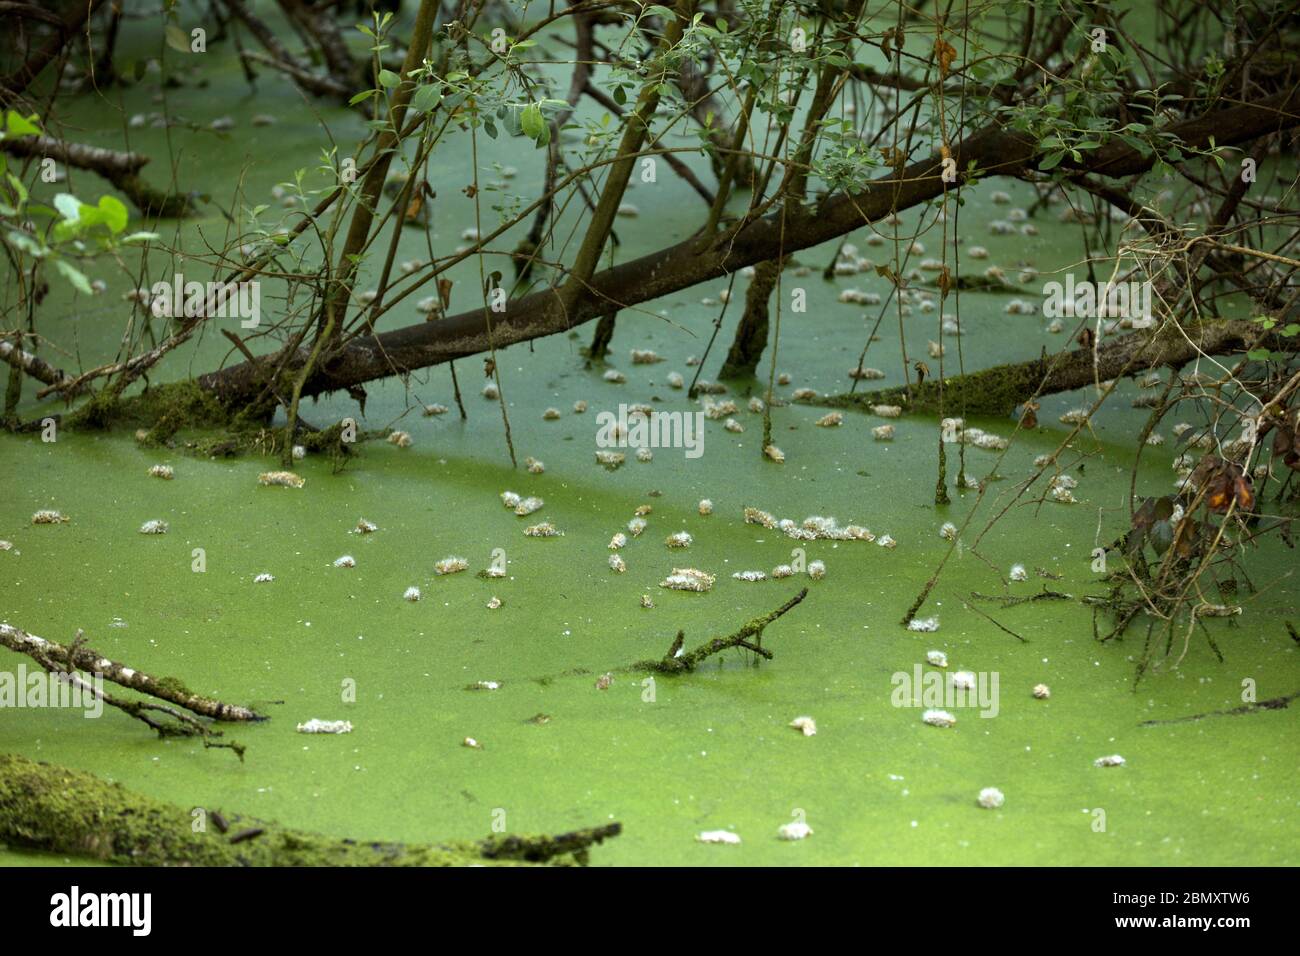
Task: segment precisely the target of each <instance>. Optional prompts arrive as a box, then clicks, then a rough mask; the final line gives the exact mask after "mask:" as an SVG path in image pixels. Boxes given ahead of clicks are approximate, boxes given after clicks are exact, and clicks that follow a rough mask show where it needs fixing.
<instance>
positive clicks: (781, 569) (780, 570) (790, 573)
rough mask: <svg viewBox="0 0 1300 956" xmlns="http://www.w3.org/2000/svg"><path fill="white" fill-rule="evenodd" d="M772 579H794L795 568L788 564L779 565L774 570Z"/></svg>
mask: <svg viewBox="0 0 1300 956" xmlns="http://www.w3.org/2000/svg"><path fill="white" fill-rule="evenodd" d="M772 577H774V578H790V577H794V568H792V567H790V565H788V564H778V565H777V566H776V567H774V568H773V569H772Z"/></svg>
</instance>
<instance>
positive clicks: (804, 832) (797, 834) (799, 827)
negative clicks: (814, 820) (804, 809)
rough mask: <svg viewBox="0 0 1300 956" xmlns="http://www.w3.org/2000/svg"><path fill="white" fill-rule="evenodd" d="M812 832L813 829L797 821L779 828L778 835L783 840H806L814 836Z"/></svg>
mask: <svg viewBox="0 0 1300 956" xmlns="http://www.w3.org/2000/svg"><path fill="white" fill-rule="evenodd" d="M812 832H813V828H812V827H810V826H809V825H808V824H806V823H804V822H802V821H800V820H796V821H794V822H793V823H786V824H782V825H781V826H779V827H777V830H776V835H777V837H778V838H779V839H782V840H806V839H807V838H808V837H810V836H812Z"/></svg>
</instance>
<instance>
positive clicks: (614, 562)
mask: <svg viewBox="0 0 1300 956" xmlns="http://www.w3.org/2000/svg"><path fill="white" fill-rule="evenodd" d="M609 567H610V570H612V571H617V572H618V573H619V574H622V573H623V572H624V571H626V570H627V563H626V562H625V561H624V560H623V558H622V557H621V556H619V555H618V554H617V553H615V554H611V555H610V556H609Z"/></svg>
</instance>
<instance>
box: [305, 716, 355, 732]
mask: <svg viewBox="0 0 1300 956" xmlns="http://www.w3.org/2000/svg"><path fill="white" fill-rule="evenodd" d="M298 733H300V734H350V733H352V721H350V720H321V719H320V718H319V717H313V718H312V719H311V720H308V721H304V722H303V723H301V724H299V725H298Z"/></svg>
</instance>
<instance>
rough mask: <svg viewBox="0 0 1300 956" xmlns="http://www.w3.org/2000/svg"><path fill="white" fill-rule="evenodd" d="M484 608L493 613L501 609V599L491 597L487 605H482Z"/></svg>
mask: <svg viewBox="0 0 1300 956" xmlns="http://www.w3.org/2000/svg"><path fill="white" fill-rule="evenodd" d="M484 607H486V608H487V609H488V610H489V611H495V610H497V609H498V608H500V607H501V599H500V598H499V597H496V596H495V595H493V596H492V597H491V598H489V599H488V602H487V604H485V605H484Z"/></svg>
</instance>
